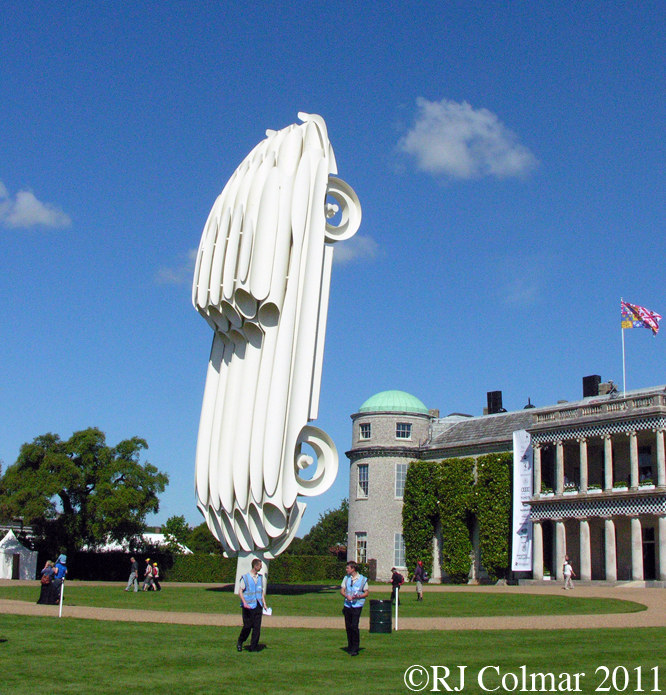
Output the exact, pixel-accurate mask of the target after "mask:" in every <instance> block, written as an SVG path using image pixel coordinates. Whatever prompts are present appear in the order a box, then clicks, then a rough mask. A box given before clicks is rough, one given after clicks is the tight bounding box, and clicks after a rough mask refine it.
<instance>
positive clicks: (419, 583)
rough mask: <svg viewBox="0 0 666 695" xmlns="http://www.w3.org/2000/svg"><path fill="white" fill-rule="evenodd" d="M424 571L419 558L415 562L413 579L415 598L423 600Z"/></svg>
mask: <svg viewBox="0 0 666 695" xmlns="http://www.w3.org/2000/svg"><path fill="white" fill-rule="evenodd" d="M425 575H426V572H425V570H424V569H423V561H422V560H419V561H418V562H417V563H416V569H415V570H414V581H415V582H416V600H417V601H423V583H424V582H425Z"/></svg>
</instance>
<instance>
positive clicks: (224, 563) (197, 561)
mask: <svg viewBox="0 0 666 695" xmlns="http://www.w3.org/2000/svg"><path fill="white" fill-rule="evenodd" d="M133 555H134V557H136V559H137V561H138V562H139V568H140V572H141V575H140V576H143V567H144V566H145V562H146V559H147V557H150V559H151V563H152V562H157V564H158V566H159V568H160V579H161V580H163V581H172V582H206V583H221V584H229V583H231V582H234V581H235V580H236V558H226V557H222V556H221V555H204V554H198V553H195V554H193V555H172V554H171V553H169V552H159V551H157V552H156V551H151V553H150V555H146V554H139V553H134V554H133ZM130 557H132V554H130V553H124V552H108V553H84V552H79V553H74V554H73V555H72V556H70V557H69V558H68V562H67V568H68V573H67V577H68V579H80V580H86V581H110V582H121V581H127V579H128V577H129V573H130ZM46 559H47V558H46V557H44V558H39V563H40V564H39V565H38V569H41V567H43V566H44V563H45V561H46ZM345 565H346V562H345V561H344V560H338V559H337V557H334V556H333V555H331V556H323V557H319V556H304V555H280V556H278V557H277V558H275V560H270V561H269V565H268V568H269V579H270V582H271V583H273V584H275V583H289V582H303V581H335V582H336V583H337V582H340V581H342V578H343V577H344V576H345ZM359 571H360V572H361V574H364V575H365V576H366V577H367V576H368V566H367V564H365V565H360V567H359Z"/></svg>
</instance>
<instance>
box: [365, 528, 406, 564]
mask: <svg viewBox="0 0 666 695" xmlns="http://www.w3.org/2000/svg"><path fill="white" fill-rule="evenodd" d="M401 537H402V536H401ZM367 557H368V534H367V533H366V532H365V531H357V532H356V562H367Z"/></svg>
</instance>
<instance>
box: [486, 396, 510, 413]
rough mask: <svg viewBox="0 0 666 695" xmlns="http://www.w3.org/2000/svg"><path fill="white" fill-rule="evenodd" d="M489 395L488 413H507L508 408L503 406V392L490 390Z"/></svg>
mask: <svg viewBox="0 0 666 695" xmlns="http://www.w3.org/2000/svg"><path fill="white" fill-rule="evenodd" d="M486 395H487V397H488V415H494V414H495V413H505V412H506V410H504V408H502V392H501V391H488V393H487V394H486Z"/></svg>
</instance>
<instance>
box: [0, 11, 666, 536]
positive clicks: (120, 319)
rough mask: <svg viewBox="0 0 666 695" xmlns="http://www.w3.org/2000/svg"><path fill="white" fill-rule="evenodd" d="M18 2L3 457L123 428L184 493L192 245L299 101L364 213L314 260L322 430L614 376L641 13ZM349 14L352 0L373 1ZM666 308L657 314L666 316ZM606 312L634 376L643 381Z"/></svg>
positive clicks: (7, 25)
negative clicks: (325, 279) (405, 399)
mask: <svg viewBox="0 0 666 695" xmlns="http://www.w3.org/2000/svg"><path fill="white" fill-rule="evenodd" d="M361 5H365V3H352V2H339V3H336V4H335V5H331V4H330V3H326V4H325V3H313V2H299V1H296V2H291V3H269V2H252V3H249V2H248V3H222V2H196V1H193V2H188V3H184V2H151V3H146V2H135V3H131V4H130V3H111V2H95V3H83V2H76V1H73V2H69V3H62V4H58V3H47V2H14V1H12V0H9V1H7V2H4V3H3V4H2V7H1V8H0V18H1V19H2V21H1V22H0V94H2V98H1V99H0V182H1V183H0V245H1V247H2V253H1V254H0V291H1V293H2V297H3V300H4V301H2V303H1V304H0V326H1V327H2V328H1V330H2V334H1V335H2V339H1V340H0V365H1V367H2V369H1V371H0V459H2V461H3V463H4V467H6V466H7V465H9V464H11V463H13V462H14V461H15V460H16V457H17V455H18V451H19V447H20V446H21V444H22V443H24V442H26V441H31V440H32V439H33V438H34V437H35V436H37V435H40V434H43V433H45V432H48V431H52V432H57V433H58V434H60V435H61V437H63V438H67V437H69V436H70V435H71V433H72V432H73V431H74V430H77V429H82V428H85V427H88V426H93V425H94V426H98V427H100V428H101V429H102V430H104V431H105V432H106V433H107V437H108V441H109V442H110V443H111V444H115V443H116V442H117V441H119V440H120V439H124V438H127V437H131V436H134V435H138V436H141V437H144V438H145V439H147V440H148V443H149V446H150V449H149V451H148V452H147V459H148V460H150V461H151V462H152V463H154V464H155V465H157V466H158V467H159V468H160V469H161V470H164V471H166V472H168V473H169V475H170V477H171V483H170V485H169V487H168V490H167V492H166V493H165V494H164V496H163V498H162V506H161V511H160V513H159V514H158V515H157V516H156V517H154V519H151V520H150V521H151V522H152V521H154V522H155V523H160V522H163V521H165V520H166V519H167V518H168V517H169V516H171V515H174V514H183V515H185V517H186V518H187V519H188V521H190V522H191V523H192V524H197V523H199V522H200V516H199V514H198V512H197V510H196V507H195V504H194V493H193V477H194V453H195V446H196V437H197V429H198V421H199V414H200V407H201V398H202V395H203V386H204V381H205V375H206V366H207V359H208V353H209V350H210V343H211V339H212V333H211V330H210V328H209V327H208V325H207V324H206V323H205V322H204V321H203V320H202V319H201V317H200V316H199V315H198V314H197V313H196V311H195V310H194V309H193V308H192V305H191V303H190V284H191V274H192V269H193V263H192V253H193V249H195V248H196V247H197V246H198V243H199V239H200V235H201V231H202V228H203V224H204V222H205V221H206V217H207V215H208V212H209V210H210V208H211V206H212V204H213V202H214V200H215V198H216V196H217V195H218V194H219V192H220V191H221V190H222V187H223V186H224V184H225V182H226V181H227V179H228V178H229V177H230V176H231V174H232V173H233V171H234V170H235V168H236V167H237V166H238V164H240V162H241V161H242V160H243V158H244V157H245V155H246V154H247V153H248V152H249V151H250V149H252V147H254V145H255V144H256V143H257V142H259V140H261V139H262V138H263V137H264V131H265V130H266V128H273V129H279V128H283V127H285V126H287V125H289V124H290V123H294V122H296V121H297V113H298V112H299V111H306V112H310V113H319V114H321V115H322V116H323V117H324V118H325V119H326V121H327V124H328V129H329V134H330V138H331V141H332V143H333V146H334V148H335V153H336V157H337V161H338V167H339V174H340V176H341V178H343V179H345V180H346V181H347V182H348V183H350V184H351V185H352V186H353V187H354V189H355V190H356V192H357V193H358V195H359V198H360V200H361V204H362V206H363V223H362V226H361V229H360V231H359V233H358V234H357V236H356V237H355V238H354V239H353V240H352V241H350V242H347V247H346V248H344V249H343V247H342V245H340V249H338V250H337V251H336V253H337V254H338V258H337V260H336V262H335V264H334V271H333V279H332V285H331V300H330V311H329V324H328V331H327V338H326V354H325V358H324V374H323V381H322V394H321V404H320V414H319V419H318V420H317V422H316V423H315V424H317V426H319V427H321V428H322V429H324V430H325V431H327V432H328V433H329V434H330V435H331V436H332V437H333V439H334V440H335V442H336V444H337V447H338V450H339V452H340V454H341V460H340V472H339V474H338V479H337V481H336V483H335V484H334V486H333V487H332V488H331V490H330V491H329V492H328V493H326V494H325V495H322V496H321V497H318V498H313V499H311V500H310V501H308V511H307V512H306V516H305V519H304V522H303V524H302V526H301V530H302V531H305V530H307V528H308V527H309V526H310V525H311V524H312V523H314V522H316V520H317V517H318V515H319V514H320V513H321V512H323V511H324V510H325V509H327V508H332V507H335V506H337V505H338V503H339V501H340V500H341V499H342V498H343V497H344V496H346V494H347V489H348V460H347V459H346V457H345V456H344V452H345V451H346V450H348V449H349V446H350V439H351V421H350V419H349V416H350V414H352V413H354V412H356V411H357V409H358V407H359V406H360V405H361V403H363V401H364V400H366V399H367V398H368V397H370V396H372V395H373V394H375V393H377V392H379V391H383V390H385V389H393V388H396V389H402V390H405V391H408V392H410V393H412V394H414V395H415V396H417V397H418V398H420V399H421V400H422V401H423V402H424V403H425V404H426V405H427V406H428V407H430V408H439V409H440V410H441V412H442V414H447V413H449V412H453V411H458V412H467V413H471V414H474V415H480V414H481V412H482V409H483V407H484V405H485V399H486V396H485V394H486V392H487V391H492V390H502V391H503V393H504V405H505V407H506V408H508V409H510V410H514V409H519V408H522V407H523V406H524V405H525V404H526V403H527V399H528V397H529V398H531V400H532V402H533V403H535V404H537V405H547V404H551V403H554V402H556V401H557V400H559V399H569V400H575V399H578V398H580V397H581V395H582V386H581V377H583V376H584V375H586V374H601V375H602V377H603V378H604V379H608V378H611V379H614V380H615V381H616V382H618V383H621V380H622V353H621V332H620V309H619V303H620V297H621V296H623V297H624V298H625V299H626V300H628V301H630V302H633V303H636V304H640V305H643V306H646V307H648V308H650V309H653V310H655V311H658V312H660V313H665V312H666V296H665V292H664V261H663V259H664V257H665V252H666V240H665V237H664V233H663V227H664V225H663V217H664V210H665V209H666V205H665V203H666V194H665V191H666V186H665V183H666V180H665V179H666V174H665V168H664V161H665V158H666V136H665V132H666V128H665V126H666V94H665V86H664V63H663V56H664V55H665V54H666V46H665V45H664V44H665V39H664V33H663V26H664V23H665V20H666V5H664V4H663V3H659V2H642V3H636V4H633V3H624V2H623V3H619V2H617V3H613V2H611V3H600V2H581V3H573V2H542V3H531V2H511V3H507V2H492V1H484V2H470V1H466V2H441V1H440V2H412V3H398V2H390V3H375V4H374V5H373V6H372V7H367V8H366V7H362V6H361ZM368 5H369V4H368ZM665 315H666V313H665ZM664 340H665V338H664V336H663V335H661V334H660V335H659V336H657V338H655V339H653V338H652V337H651V335H650V332H649V331H646V330H642V329H636V330H632V331H628V332H627V335H626V345H627V387H628V388H640V387H643V386H651V385H657V384H663V383H666V373H665V372H666V365H665V362H664V350H665V343H664Z"/></svg>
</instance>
